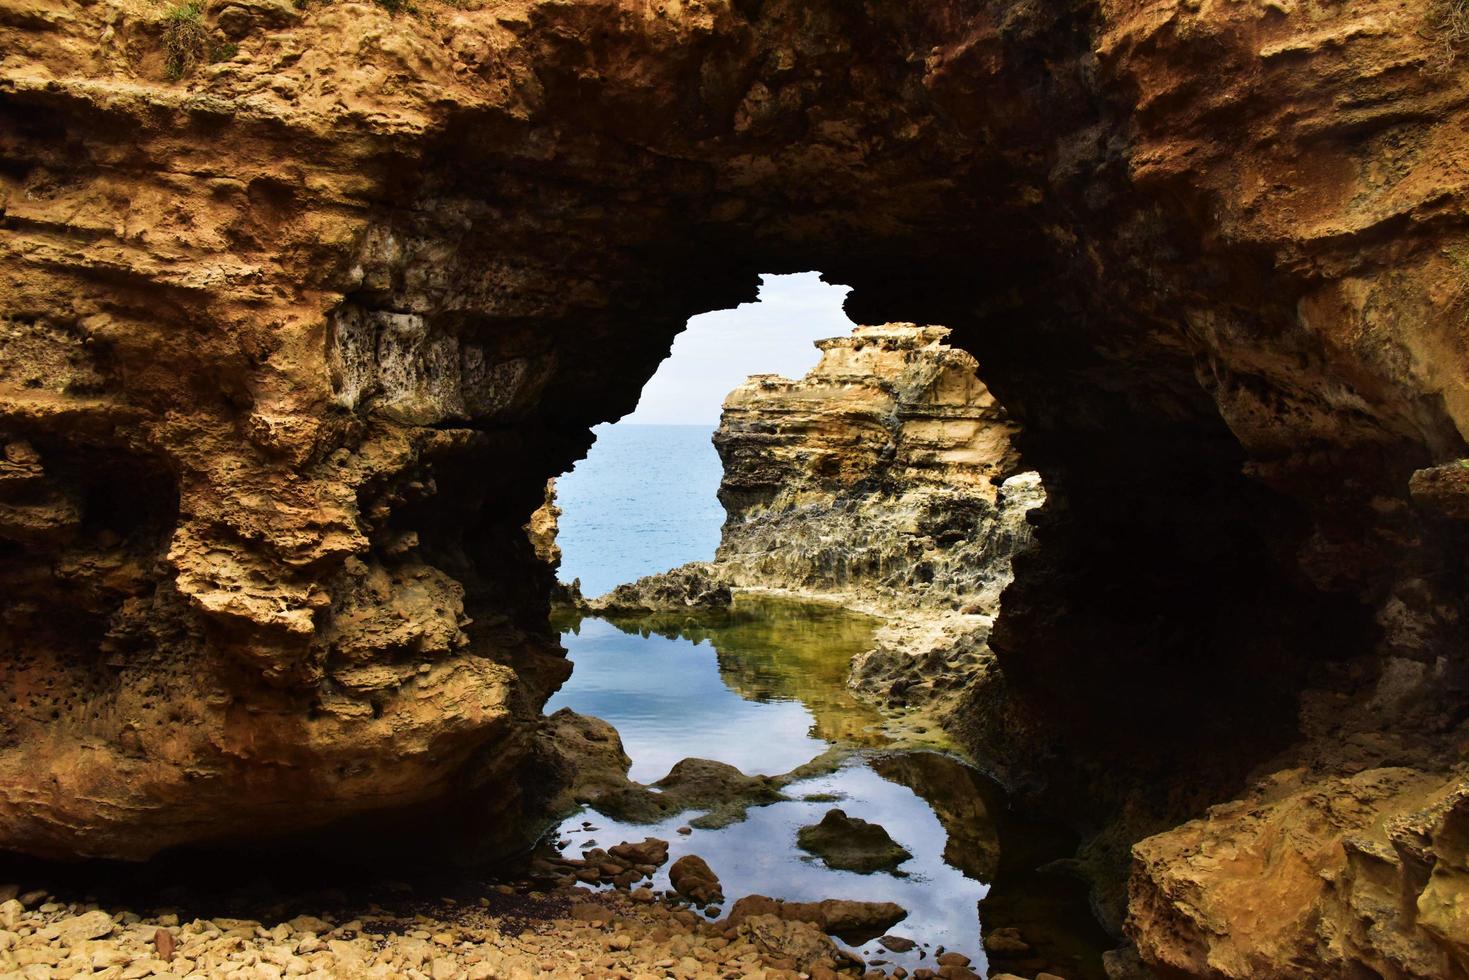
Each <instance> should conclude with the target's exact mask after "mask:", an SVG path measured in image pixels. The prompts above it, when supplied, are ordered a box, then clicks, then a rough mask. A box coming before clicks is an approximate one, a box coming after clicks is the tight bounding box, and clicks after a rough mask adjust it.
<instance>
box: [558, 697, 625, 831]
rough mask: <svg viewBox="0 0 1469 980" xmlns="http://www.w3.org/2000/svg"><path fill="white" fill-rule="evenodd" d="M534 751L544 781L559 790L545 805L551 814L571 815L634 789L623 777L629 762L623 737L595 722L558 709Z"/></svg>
mask: <svg viewBox="0 0 1469 980" xmlns="http://www.w3.org/2000/svg"><path fill="white" fill-rule="evenodd" d="M537 750H538V755H539V756H540V759H541V761H542V763H543V765H544V767H545V770H547V771H546V773H545V779H546V782H548V783H550V784H552V785H554V786H557V787H559V791H558V792H557V794H556V795H555V796H554V797H553V798H552V799H551V800H550V801H549V802H548V803H547V805H546V809H547V810H548V811H549V812H551V813H557V814H560V813H570V812H572V811H574V810H575V809H576V807H577V806H578V805H580V804H596V803H597V802H598V801H600V800H602V799H604V798H606V797H608V796H610V795H613V794H616V793H620V792H624V791H626V790H628V789H630V788H631V787H633V786H634V785H635V784H633V783H632V782H631V781H630V780H629V779H628V777H627V773H628V770H629V769H630V768H632V760H631V759H629V758H628V755H627V753H626V752H625V751H624V750H623V748H622V737H621V736H620V735H618V734H617V729H616V728H613V727H612V726H611V725H609V724H607V722H605V721H603V720H602V719H600V718H593V717H591V716H590V715H579V714H577V713H576V712H574V711H572V710H571V709H570V708H562V709H561V710H559V711H557V712H556V713H555V714H553V715H551V716H550V717H549V718H547V719H546V720H545V721H544V722H543V723H542V725H541V728H540V730H539V731H538V733H537Z"/></svg>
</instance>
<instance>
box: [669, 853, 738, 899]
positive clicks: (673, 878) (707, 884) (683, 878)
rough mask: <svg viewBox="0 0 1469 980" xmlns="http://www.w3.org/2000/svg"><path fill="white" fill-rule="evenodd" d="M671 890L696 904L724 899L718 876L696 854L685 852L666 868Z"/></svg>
mask: <svg viewBox="0 0 1469 980" xmlns="http://www.w3.org/2000/svg"><path fill="white" fill-rule="evenodd" d="M668 880H669V882H670V883H671V884H672V885H673V890H674V891H676V892H678V893H679V894H680V895H682V896H684V897H685V898H687V899H689V900H690V901H692V902H694V903H695V904H698V905H712V904H714V903H716V902H722V901H724V893H723V892H722V891H720V890H719V876H718V875H716V874H715V873H714V871H713V869H712V868H710V867H709V865H708V864H707V863H706V862H705V861H704V859H703V858H701V857H699V856H698V855H697V854H685V855H684V856H683V857H681V858H679V859H678V860H677V861H675V862H673V865H672V866H671V867H670V868H669V869H668Z"/></svg>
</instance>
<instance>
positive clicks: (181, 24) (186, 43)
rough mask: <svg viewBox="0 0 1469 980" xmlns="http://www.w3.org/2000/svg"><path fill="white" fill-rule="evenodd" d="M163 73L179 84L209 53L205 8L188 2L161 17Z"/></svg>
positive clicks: (200, 3) (199, 0)
mask: <svg viewBox="0 0 1469 980" xmlns="http://www.w3.org/2000/svg"><path fill="white" fill-rule="evenodd" d="M163 52H164V63H163V64H164V71H165V72H167V74H168V77H169V78H170V79H171V80H173V81H178V80H179V79H180V78H183V77H184V76H185V75H187V74H188V73H189V72H191V71H193V70H194V66H196V65H198V64H200V63H201V62H203V61H204V60H206V58H207V57H208V54H209V31H208V30H207V29H206V28H205V27H204V5H203V3H202V2H201V0H190V2H189V3H181V4H179V5H178V6H176V7H171V8H169V10H168V12H167V13H165V14H164V15H163Z"/></svg>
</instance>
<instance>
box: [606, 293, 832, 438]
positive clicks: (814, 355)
mask: <svg viewBox="0 0 1469 980" xmlns="http://www.w3.org/2000/svg"><path fill="white" fill-rule="evenodd" d="M848 292H849V289H848V287H846V286H830V285H827V284H826V283H824V282H822V281H821V278H820V275H819V274H818V273H815V272H802V273H797V274H796V275H789V276H761V277H760V301H759V302H758V303H743V304H741V305H740V306H737V307H736V308H734V309H732V310H717V311H715V312H713V313H703V314H700V315H699V316H696V317H694V318H692V319H691V320H689V326H688V329H687V330H685V331H684V332H683V333H681V334H679V335H678V338H677V339H675V340H674V342H673V353H672V354H670V355H669V357H668V359H667V360H665V361H664V362H663V363H662V364H661V365H659V367H658V371H657V373H656V374H654V375H653V377H652V379H651V380H650V381H649V382H648V384H647V385H646V386H645V387H644V388H643V397H642V400H641V401H639V402H638V407H637V410H636V411H634V412H633V413H632V414H631V415H628V416H625V417H624V418H623V419H622V421H624V422H632V423H642V424H645V425H708V426H713V425H717V424H718V423H719V408H720V406H721V405H723V404H724V396H725V395H727V394H729V392H730V391H731V390H732V389H733V388H735V386H737V385H738V384H739V383H740V382H741V381H744V380H745V378H747V377H749V376H750V375H752V374H781V375H785V376H786V377H788V378H798V377H800V376H801V375H803V374H805V373H806V372H807V371H809V370H810V369H811V368H812V367H814V366H815V365H816V361H817V360H818V359H819V357H820V353H819V352H818V351H817V350H816V348H815V347H813V346H812V342H813V341H816V340H820V339H822V338H824V337H838V336H841V335H842V334H846V333H850V332H851V330H852V327H853V326H854V324H853V323H852V321H850V320H848V319H847V317H846V314H844V313H843V312H842V301H843V300H844V299H845V298H846V296H847V293H848Z"/></svg>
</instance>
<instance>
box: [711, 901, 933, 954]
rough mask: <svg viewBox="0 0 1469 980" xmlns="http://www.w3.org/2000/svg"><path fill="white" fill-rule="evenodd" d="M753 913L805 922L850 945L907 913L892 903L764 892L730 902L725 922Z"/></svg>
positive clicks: (873, 936)
mask: <svg viewBox="0 0 1469 980" xmlns="http://www.w3.org/2000/svg"><path fill="white" fill-rule="evenodd" d="M755 915H774V916H778V917H780V918H784V919H792V920H795V921H800V922H809V923H811V924H813V925H816V926H820V927H821V929H822V930H823V931H825V932H829V933H831V934H832V935H835V936H839V937H841V938H842V939H843V940H845V941H847V942H849V943H852V944H853V945H860V944H861V943H865V942H869V941H871V940H873V939H876V938H877V937H878V936H881V935H882V934H883V933H885V932H886V931H887V930H888V929H890V928H892V927H893V926H894V925H896V924H897V923H898V922H901V921H902V920H903V919H904V918H906V917H907V915H908V912H907V910H906V909H904V908H903V907H902V906H901V905H897V904H895V903H893V902H859V901H852V900H849V899H841V898H828V899H826V900H824V901H821V902H783V901H781V900H779V899H774V898H770V897H768V896H765V895H747V896H745V897H744V898H742V899H740V900H739V901H737V902H735V903H734V906H733V907H732V908H731V909H730V913H729V918H728V920H727V922H728V923H729V924H730V925H731V926H738V925H739V923H741V922H743V921H744V920H745V919H747V918H749V917H751V916H755Z"/></svg>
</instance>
